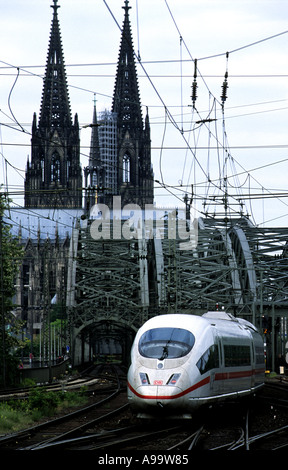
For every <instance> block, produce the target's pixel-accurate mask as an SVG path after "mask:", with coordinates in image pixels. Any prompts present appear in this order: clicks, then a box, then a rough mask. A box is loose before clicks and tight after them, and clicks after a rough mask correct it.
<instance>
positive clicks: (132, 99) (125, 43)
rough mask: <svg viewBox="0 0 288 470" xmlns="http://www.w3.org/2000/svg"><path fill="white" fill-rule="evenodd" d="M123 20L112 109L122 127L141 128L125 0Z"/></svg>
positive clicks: (128, 8) (132, 49) (127, 10)
mask: <svg viewBox="0 0 288 470" xmlns="http://www.w3.org/2000/svg"><path fill="white" fill-rule="evenodd" d="M123 8H124V10H125V16H124V22H123V27H122V36H121V44H120V52H119V57H118V66H117V73H116V80H115V88H114V95H113V104H112V111H113V112H116V113H117V114H118V121H121V122H122V123H123V130H124V129H134V130H136V128H138V129H139V128H140V129H141V128H142V126H143V122H142V113H141V102H140V94H139V89H138V78H137V71H136V64H135V57H134V48H133V39H132V32H131V26H130V19H129V10H130V8H131V7H130V6H129V2H128V0H125V6H124V7H123Z"/></svg>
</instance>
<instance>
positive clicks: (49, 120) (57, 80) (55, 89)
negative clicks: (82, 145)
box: [39, 0, 72, 128]
mask: <svg viewBox="0 0 288 470" xmlns="http://www.w3.org/2000/svg"><path fill="white" fill-rule="evenodd" d="M53 2H54V4H53V5H51V8H53V19H52V25H51V31H50V42H49V48H48V55H47V62H46V72H45V78H44V86H43V94H42V103H41V110H40V119H39V126H40V127H47V126H51V127H55V128H65V127H66V126H67V125H71V124H72V118H71V110H70V102H69V95H68V85H67V79H66V70H65V64H64V54H63V48H62V40H61V33H60V26H59V20H58V11H57V10H58V8H60V6H59V5H58V0H53Z"/></svg>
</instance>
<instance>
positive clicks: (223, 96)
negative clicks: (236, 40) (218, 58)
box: [221, 52, 229, 106]
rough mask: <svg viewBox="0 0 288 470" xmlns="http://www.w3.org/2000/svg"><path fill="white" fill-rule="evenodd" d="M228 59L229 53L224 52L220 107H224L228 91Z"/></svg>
mask: <svg viewBox="0 0 288 470" xmlns="http://www.w3.org/2000/svg"><path fill="white" fill-rule="evenodd" d="M228 59H229V52H226V73H225V77H224V82H223V85H222V95H221V100H222V106H224V103H225V101H226V99H227V90H228V88H229V87H228V82H227V78H228Z"/></svg>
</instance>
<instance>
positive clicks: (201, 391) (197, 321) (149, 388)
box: [128, 311, 265, 418]
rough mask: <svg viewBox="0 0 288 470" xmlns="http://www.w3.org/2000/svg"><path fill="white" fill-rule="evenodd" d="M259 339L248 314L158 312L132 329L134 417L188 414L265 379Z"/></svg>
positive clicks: (130, 395) (250, 390)
mask: <svg viewBox="0 0 288 470" xmlns="http://www.w3.org/2000/svg"><path fill="white" fill-rule="evenodd" d="M264 377H265V359H264V345H263V340H262V338H261V335H260V334H259V332H258V331H257V329H256V328H255V327H254V325H252V324H251V323H250V322H248V321H247V320H244V319H241V318H235V317H233V316H232V315H231V314H229V313H226V312H223V311H215V312H207V313H205V314H204V315H202V316H198V315H187V314H167V315H159V316H156V317H153V318H151V319H150V320H148V321H147V322H146V323H145V324H144V325H143V326H142V327H141V328H140V329H139V331H138V332H137V334H136V337H135V340H134V343H133V346H132V349H131V365H130V368H129V371H128V400H129V402H130V404H131V409H132V411H133V412H134V413H136V414H137V416H138V417H140V418H141V417H142V418H145V417H147V418H149V417H155V416H156V415H159V414H160V416H163V417H169V416H170V417H173V416H174V417H182V418H191V417H192V415H193V412H194V411H195V410H196V409H197V408H199V407H200V406H201V405H204V404H210V403H213V402H217V401H223V400H226V399H228V398H235V397H238V396H244V395H249V394H253V393H254V392H255V391H256V390H257V389H258V388H260V387H261V386H262V385H264Z"/></svg>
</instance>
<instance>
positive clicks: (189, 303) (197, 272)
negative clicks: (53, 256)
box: [67, 217, 288, 361]
mask: <svg viewBox="0 0 288 470" xmlns="http://www.w3.org/2000/svg"><path fill="white" fill-rule="evenodd" d="M91 223H92V221H91V220H87V221H86V224H85V226H82V227H81V228H80V227H79V228H77V229H74V231H73V234H72V239H71V245H70V256H69V263H70V266H69V267H70V269H68V272H69V279H68V283H67V307H68V312H69V325H70V332H71V345H73V346H72V350H74V351H75V350H76V349H77V341H78V343H79V341H80V343H81V351H82V353H81V354H79V353H78V358H79V357H80V356H81V357H82V360H83V357H84V356H85V351H84V349H85V348H84V346H83V344H84V343H85V342H86V346H87V345H89V342H90V341H91V335H92V336H93V338H94V341H99V338H100V337H101V336H102V337H103V338H105V337H106V339H107V337H108V336H109V338H112V339H114V340H115V341H118V342H120V343H121V344H122V348H124V349H125V347H124V346H123V344H124V343H125V341H123V338H124V337H126V338H128V343H129V342H131V340H132V338H133V335H134V334H135V332H136V331H137V329H138V328H139V327H140V326H141V325H142V324H143V322H144V321H145V320H147V319H148V318H149V317H151V316H154V315H156V314H159V313H160V314H162V313H173V312H180V313H188V314H192V313H193V314H195V313H196V314H202V313H204V312H205V311H207V310H215V308H219V309H221V308H222V307H223V308H224V309H225V310H226V311H227V312H231V313H233V314H234V315H235V316H242V317H245V318H247V319H248V320H250V321H252V322H253V323H254V324H256V326H257V327H259V328H262V331H264V329H265V328H266V327H267V325H269V321H270V326H271V331H270V333H271V338H272V339H271V342H272V343H273V344H272V346H273V348H272V349H273V351H272V353H271V354H272V356H273V357H272V360H275V357H274V356H275V354H276V352H275V350H276V349H275V347H274V346H275V344H274V343H275V342H279V341H280V342H282V343H283V342H285V341H287V338H286V333H287V314H288V251H287V240H288V228H282V227H279V228H275V227H273V228H259V227H256V226H254V225H252V224H251V222H250V221H249V219H248V218H246V217H240V218H235V219H227V218H223V219H220V218H218V219H217V218H215V217H214V218H200V219H198V220H197V221H196V226H197V227H196V228H197V230H196V234H197V237H196V238H197V239H196V242H195V237H194V240H193V243H192V244H191V246H190V248H189V249H183V239H182V238H180V236H179V233H178V231H177V230H175V233H174V235H175V236H173V237H172V238H171V237H169V236H167V234H168V229H169V228H168V227H167V223H166V225H165V227H164V231H163V233H162V234H161V236H159V233H158V236H157V234H156V232H155V231H154V232H153V234H151V233H150V234H149V236H147V237H143V238H142V237H140V238H137V237H135V236H131V238H129V239H128V237H127V236H126V237H123V236H121V237H118V238H117V239H113V238H109V237H108V238H100V239H97V240H95V239H94V238H93V237H92V236H91ZM109 223H110V224H112V223H113V222H112V221H110V222H109ZM122 223H123V221H122ZM187 223H188V222H187ZM193 223H194V225H195V221H194V222H193ZM269 319H270V320H269ZM279 322H280V323H281V325H282V333H281V334H282V336H281V337H280V338H278V339H277V338H276V336H275V332H276V331H277V332H278V330H277V328H279ZM266 329H267V328H266ZM94 330H96V331H97V332H98V333H97V334H96V335H95V333H93V334H92V333H91V332H92V331H94ZM80 338H81V340H80ZM126 342H127V341H126ZM282 346H283V345H282ZM282 346H281V347H282ZM89 347H90V348H91V345H90V346H87V348H89ZM283 348H284V346H283ZM78 349H79V345H78ZM128 349H129V347H128ZM278 349H279V348H278ZM126 353H127V354H128V352H127V351H125V354H126ZM78 361H80V359H78Z"/></svg>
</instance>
